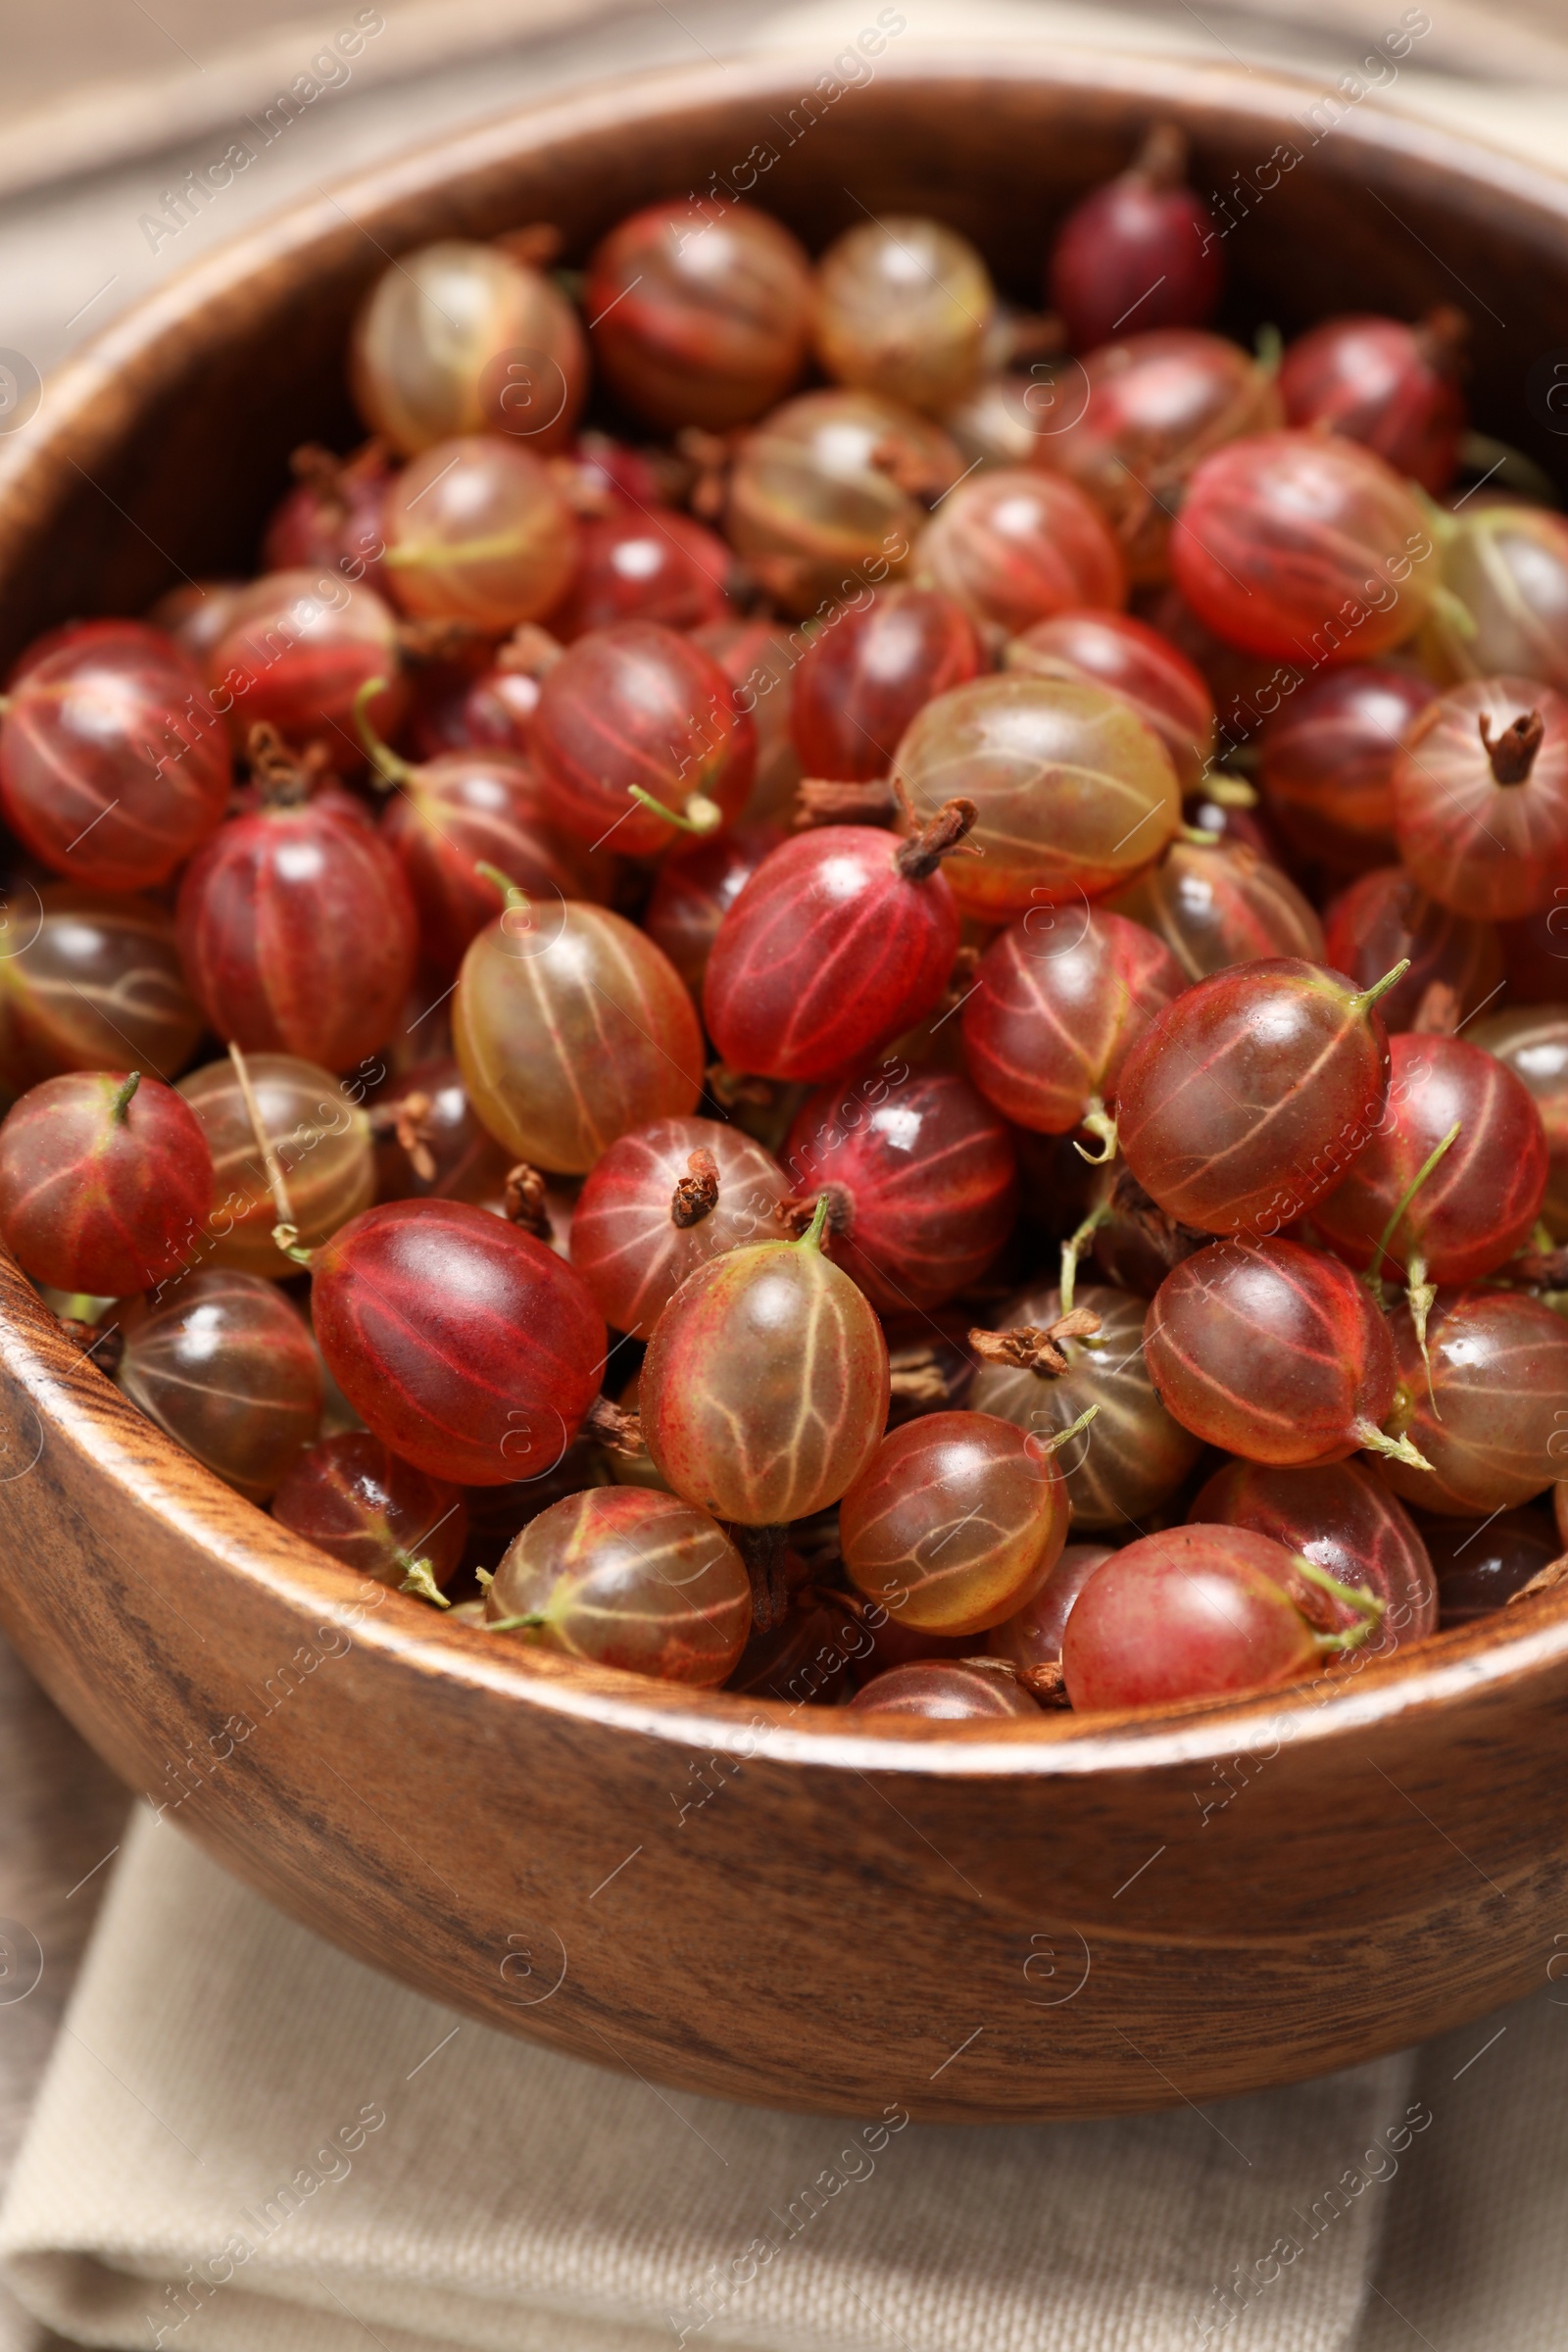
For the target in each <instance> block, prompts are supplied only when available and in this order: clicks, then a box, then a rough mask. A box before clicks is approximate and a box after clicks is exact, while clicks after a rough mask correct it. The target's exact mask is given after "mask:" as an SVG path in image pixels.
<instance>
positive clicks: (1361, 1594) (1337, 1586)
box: [1295, 1551, 1387, 1649]
mask: <svg viewBox="0 0 1568 2352" xmlns="http://www.w3.org/2000/svg"><path fill="white" fill-rule="evenodd" d="M1295 1561H1296V1573H1297V1575H1298V1576H1300V1577H1304V1578H1305V1579H1306V1582H1307V1583H1308V1584H1309V1585H1315V1586H1316V1587H1317V1589H1318V1591H1319V1592H1320V1593H1327V1594H1328V1595H1329V1598H1330V1599H1331V1600H1337V1601H1340V1602H1342V1603H1343V1604H1344V1606H1345V1607H1346V1608H1348V1609H1354V1610H1355V1611H1356V1613H1357V1615H1358V1616H1359V1617H1360V1619H1361V1623H1360V1624H1359V1625H1354V1626H1351V1627H1350V1629H1349V1631H1348V1633H1344V1634H1319V1636H1318V1638H1317V1639H1318V1646H1319V1648H1320V1649H1354V1648H1355V1646H1356V1644H1357V1642H1364V1641H1365V1640H1366V1638H1367V1636H1368V1635H1369V1634H1370V1633H1371V1631H1372V1629H1373V1627H1374V1626H1378V1625H1381V1624H1382V1622H1383V1615H1384V1610H1385V1608H1386V1606H1387V1603H1386V1602H1384V1601H1382V1600H1380V1599H1379V1598H1378V1596H1377V1594H1376V1593H1371V1592H1368V1590H1367V1588H1366V1586H1365V1585H1342V1584H1341V1582H1340V1580H1339V1578H1338V1577H1337V1576H1331V1575H1330V1574H1329V1572H1328V1570H1327V1569H1326V1568H1320V1567H1319V1566H1318V1564H1317V1562H1316V1560H1309V1559H1308V1558H1307V1556H1306V1554H1305V1553H1304V1552H1301V1551H1299V1552H1297V1553H1296V1554H1295Z"/></svg>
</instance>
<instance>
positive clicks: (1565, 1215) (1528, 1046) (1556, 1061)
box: [1465, 1005, 1568, 1242]
mask: <svg viewBox="0 0 1568 2352" xmlns="http://www.w3.org/2000/svg"><path fill="white" fill-rule="evenodd" d="M1465 1034H1466V1036H1467V1037H1468V1038H1469V1039H1470V1040H1471V1042H1472V1044H1474V1045H1477V1046H1481V1047H1483V1048H1484V1049H1485V1050H1486V1052H1487V1053H1488V1054H1495V1055H1496V1057H1497V1059H1498V1060H1499V1061H1500V1062H1501V1063H1502V1064H1503V1067H1504V1068H1505V1069H1508V1070H1511V1071H1512V1073H1513V1075H1514V1076H1515V1077H1516V1078H1517V1079H1518V1080H1519V1081H1520V1083H1521V1084H1522V1085H1523V1086H1524V1087H1525V1088H1526V1089H1527V1090H1528V1092H1529V1094H1530V1096H1531V1098H1532V1099H1533V1101H1534V1103H1535V1105H1536V1109H1537V1111H1538V1112H1539V1113H1540V1117H1541V1124H1542V1127H1543V1129H1544V1133H1545V1138H1546V1191H1545V1197H1544V1200H1543V1201H1542V1206H1541V1213H1542V1215H1543V1216H1544V1218H1545V1220H1546V1223H1547V1225H1548V1226H1549V1227H1550V1229H1551V1234H1552V1238H1553V1240H1554V1241H1558V1242H1562V1241H1568V1011H1563V1010H1561V1009H1559V1008H1558V1007H1556V1006H1553V1005H1541V1006H1539V1007H1538V1008H1535V1009H1531V1010H1526V1011H1521V1012H1501V1013H1495V1014H1494V1015H1493V1017H1492V1018H1491V1019H1489V1020H1485V1021H1477V1022H1476V1023H1475V1024H1474V1026H1473V1027H1472V1028H1470V1029H1468V1030H1467V1031H1466V1032H1465Z"/></svg>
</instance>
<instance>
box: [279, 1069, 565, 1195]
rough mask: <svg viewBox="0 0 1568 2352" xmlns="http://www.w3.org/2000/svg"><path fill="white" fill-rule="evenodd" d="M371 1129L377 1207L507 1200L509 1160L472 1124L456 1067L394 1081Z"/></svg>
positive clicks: (382, 1097) (374, 1112)
mask: <svg viewBox="0 0 1568 2352" xmlns="http://www.w3.org/2000/svg"><path fill="white" fill-rule="evenodd" d="M253 1066H255V1065H253ZM370 1123H371V1126H372V1128H373V1130H374V1132H375V1136H376V1151H375V1197H376V1199H377V1200H378V1201H428V1200H436V1201H472V1202H473V1203H474V1205H475V1206H476V1207H478V1208H492V1207H495V1206H497V1205H498V1204H499V1203H500V1202H501V1201H504V1199H505V1196H506V1187H507V1177H508V1174H509V1172H510V1169H511V1164H512V1163H511V1156H510V1154H509V1153H508V1152H503V1150H502V1149H501V1146H500V1145H499V1144H498V1143H497V1142H496V1140H495V1137H494V1136H493V1135H491V1134H490V1133H489V1132H488V1131H487V1130H486V1129H485V1128H483V1127H481V1126H480V1124H479V1122H478V1120H477V1119H476V1118H475V1117H474V1115H473V1105H472V1103H470V1102H469V1101H468V1090H467V1088H466V1086H465V1085H464V1083H463V1073H462V1071H461V1070H460V1069H459V1068H458V1065H457V1063H456V1062H455V1061H453V1060H450V1059H446V1058H443V1059H439V1060H434V1061H425V1062H417V1063H416V1064H415V1066H414V1068H413V1069H411V1070H408V1071H406V1072H405V1073H404V1074H403V1075H402V1076H401V1077H399V1078H397V1079H395V1080H393V1081H391V1083H390V1085H389V1087H388V1089H387V1090H386V1091H385V1092H384V1093H382V1094H381V1095H379V1096H378V1097H377V1098H376V1101H375V1103H374V1106H373V1108H372V1110H371V1113H370ZM358 1205H359V1206H361V1207H363V1206H364V1205H365V1203H364V1202H363V1201H362V1202H360V1203H359V1204H358ZM316 1238H318V1239H319V1238H320V1237H319V1236H318V1237H316ZM541 1238H544V1237H541Z"/></svg>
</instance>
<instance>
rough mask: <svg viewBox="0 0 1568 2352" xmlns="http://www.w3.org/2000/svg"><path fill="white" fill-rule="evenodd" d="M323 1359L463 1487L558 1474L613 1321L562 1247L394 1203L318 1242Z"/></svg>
mask: <svg viewBox="0 0 1568 2352" xmlns="http://www.w3.org/2000/svg"><path fill="white" fill-rule="evenodd" d="M311 1272H312V1276H313V1278H314V1279H313V1282H312V1291H311V1304H312V1309H313V1312H314V1315H315V1321H316V1338H317V1343H318V1345H319V1348H320V1350H321V1353H322V1354H323V1355H324V1356H325V1358H326V1361H327V1367H328V1369H329V1370H330V1372H331V1374H332V1377H333V1378H334V1380H336V1382H337V1384H338V1386H339V1388H340V1389H341V1390H342V1392H343V1394H344V1396H345V1397H347V1398H348V1400H349V1402H350V1404H351V1405H353V1407H354V1409H355V1411H356V1412H357V1413H358V1414H359V1416H360V1418H361V1420H362V1421H364V1422H365V1423H366V1425H367V1427H368V1429H369V1430H370V1432H371V1434H372V1435H373V1436H375V1437H378V1438H379V1439H380V1440H381V1442H382V1444H383V1445H384V1446H390V1447H391V1449H392V1451H393V1452H394V1453H396V1454H401V1455H402V1457H403V1458H404V1460H406V1461H410V1462H413V1463H414V1465H415V1467H416V1468H417V1469H419V1470H424V1471H426V1472H428V1474H429V1475H430V1476H431V1477H432V1478H442V1479H448V1480H450V1481H451V1482H452V1483H453V1484H455V1485H457V1486H466V1487H500V1486H506V1485H508V1484H509V1483H510V1482H512V1481H513V1480H515V1479H527V1478H534V1477H538V1476H539V1475H540V1474H541V1473H543V1472H544V1471H547V1470H548V1469H550V1467H551V1466H552V1464H553V1463H554V1462H556V1461H557V1460H559V1458H560V1456H561V1455H562V1454H563V1453H564V1451H565V1449H566V1447H567V1446H569V1445H570V1443H571V1441H572V1439H573V1438H574V1437H575V1436H576V1434H577V1428H578V1424H579V1423H580V1422H581V1420H582V1417H583V1415H584V1413H586V1411H587V1410H588V1407H589V1406H590V1404H592V1402H593V1400H594V1397H595V1396H596V1394H597V1392H598V1388H599V1376H600V1373H601V1371H602V1370H603V1367H604V1360H605V1345H606V1333H605V1325H604V1318H603V1316H602V1315H601V1314H600V1312H599V1310H598V1308H597V1307H596V1306H595V1305H594V1302H593V1300H592V1299H590V1298H589V1296H588V1293H587V1291H586V1289H585V1288H584V1286H583V1283H582V1281H581V1278H580V1277H579V1276H578V1275H576V1274H574V1273H573V1272H572V1270H571V1268H570V1267H569V1266H568V1265H566V1264H565V1263H564V1260H563V1259H562V1258H560V1257H558V1256H557V1255H556V1254H555V1252H554V1250H549V1249H547V1248H546V1247H545V1245H544V1243H543V1242H538V1241H535V1240H534V1238H533V1236H532V1235H531V1234H527V1233H522V1232H519V1231H518V1229H517V1228H516V1226H515V1225H508V1224H507V1223H506V1222H505V1221H504V1220H503V1219H502V1218H500V1217H493V1216H491V1215H489V1213H488V1212H487V1211H486V1210H484V1209H482V1208H470V1207H469V1206H468V1205H467V1203H466V1202H465V1201H385V1202H383V1203H382V1204H381V1205H380V1206H379V1207H377V1208H368V1209H367V1210H366V1211H365V1212H364V1214H363V1215H362V1216H358V1217H355V1218H353V1219H352V1220H351V1221H350V1223H348V1224H347V1225H344V1226H342V1227H340V1228H339V1230H338V1231H337V1232H336V1233H335V1234H333V1236H332V1237H331V1239H330V1240H329V1241H327V1242H325V1243H323V1244H322V1246H321V1248H320V1249H319V1250H318V1251H317V1252H316V1254H315V1256H314V1258H313V1260H312V1264H311Z"/></svg>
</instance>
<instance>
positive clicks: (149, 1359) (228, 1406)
mask: <svg viewBox="0 0 1568 2352" xmlns="http://www.w3.org/2000/svg"><path fill="white" fill-rule="evenodd" d="M120 1329H121V1334H122V1336H123V1342H124V1348H123V1354H122V1356H121V1360H120V1365H119V1369H118V1371H117V1373H116V1375H115V1377H116V1379H117V1381H118V1383H119V1385H120V1387H121V1388H122V1389H123V1391H124V1393H125V1395H126V1396H127V1397H129V1398H130V1400H131V1402H132V1404H134V1405H136V1406H138V1407H139V1408H140V1410H141V1411H142V1412H144V1413H145V1414H146V1416H147V1418H148V1420H149V1421H156V1422H157V1424H158V1426H159V1428H160V1429H163V1430H166V1431H167V1432H168V1434H169V1435H170V1437H172V1438H173V1439H174V1440H175V1441H176V1442H177V1443H178V1444H179V1445H181V1446H184V1448H185V1450H186V1452H187V1453H192V1454H194V1455H195V1457H196V1459H197V1460H198V1461H199V1462H202V1463H204V1464H205V1465H206V1467H207V1468H208V1469H209V1470H213V1471H216V1472H217V1474H218V1476H219V1477H220V1478H221V1479H222V1480H223V1481H224V1482H225V1484H227V1485H228V1486H231V1487H233V1488H234V1489H235V1490H236V1491H237V1492H238V1493H239V1494H241V1495H248V1496H249V1498H250V1500H251V1501H252V1502H265V1501H266V1500H267V1498H268V1496H269V1495H270V1494H271V1493H272V1491H273V1489H274V1488H275V1487H276V1486H278V1485H279V1484H280V1483H281V1482H282V1480H283V1479H285V1478H286V1477H287V1476H288V1474H289V1472H290V1471H291V1470H292V1468H293V1466H294V1464H295V1463H296V1462H297V1461H298V1460H299V1458H300V1456H301V1455H302V1454H303V1452H304V1450H305V1448H306V1446H309V1445H310V1444H311V1443H312V1441H313V1440H314V1439H315V1437H316V1433H317V1431H318V1429H319V1426H320V1420H321V1389H322V1383H321V1365H320V1359H319V1356H318V1355H317V1352H316V1349H315V1348H314V1347H313V1345H312V1343H311V1335H310V1333H309V1331H308V1330H307V1329H306V1326H305V1320H304V1317H303V1316H302V1315H301V1313H300V1311H299V1309H298V1307H297V1306H295V1304H294V1303H293V1301H292V1299H286V1298H285V1297H284V1295H283V1293H282V1292H281V1291H280V1290H279V1289H278V1288H277V1285H276V1284H275V1283H271V1282H263V1281H262V1280H261V1278H260V1277H259V1276H258V1275H255V1274H234V1273H223V1272H218V1271H212V1272H203V1273H197V1274H190V1275H187V1276H186V1278H185V1280H184V1281H183V1282H179V1283H176V1284H175V1285H174V1287H173V1288H172V1291H170V1292H169V1293H168V1295H167V1296H166V1297H164V1298H163V1299H157V1300H154V1299H141V1300H136V1301H134V1302H133V1303H132V1304H131V1305H130V1307H129V1308H127V1310H126V1311H125V1313H124V1314H123V1317H122V1318H121V1324H120Z"/></svg>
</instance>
